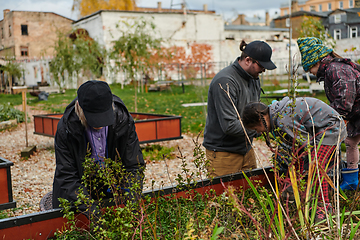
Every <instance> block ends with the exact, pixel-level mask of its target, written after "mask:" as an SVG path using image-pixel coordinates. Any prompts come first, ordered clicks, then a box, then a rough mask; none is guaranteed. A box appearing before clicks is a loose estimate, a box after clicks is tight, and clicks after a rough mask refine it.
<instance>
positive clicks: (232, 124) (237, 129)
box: [213, 79, 256, 138]
mask: <svg viewBox="0 0 360 240" xmlns="http://www.w3.org/2000/svg"><path fill="white" fill-rule="evenodd" d="M220 82H222V84H221V86H222V87H223V89H224V90H226V91H227V84H226V83H228V85H229V94H230V97H231V100H232V102H233V103H234V104H235V105H236V102H237V99H238V98H239V96H237V93H236V90H235V89H236V87H235V86H234V84H233V83H232V81H231V80H227V79H223V80H222V81H220ZM223 89H221V88H220V86H219V85H218V86H215V85H214V86H213V96H214V97H215V98H214V104H215V110H216V114H217V118H218V119H219V122H220V126H221V129H222V131H223V132H224V133H225V134H228V135H232V136H238V137H245V131H246V132H247V134H248V135H249V137H250V138H251V137H254V135H255V134H256V131H254V130H245V129H244V128H243V127H242V125H241V123H240V121H239V118H238V115H237V113H236V111H235V109H234V106H233V105H232V103H231V100H230V99H229V97H228V95H227V94H226V93H225V91H224V90H223ZM245 91H246V90H245ZM240 94H241V93H240ZM244 107H245V103H244ZM238 111H239V114H241V111H242V109H239V110H238Z"/></svg>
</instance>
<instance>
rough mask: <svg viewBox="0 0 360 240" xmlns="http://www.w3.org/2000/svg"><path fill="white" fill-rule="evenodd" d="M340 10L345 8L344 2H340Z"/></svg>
mask: <svg viewBox="0 0 360 240" xmlns="http://www.w3.org/2000/svg"><path fill="white" fill-rule="evenodd" d="M339 8H340V9H343V8H344V3H343V1H340V2H339Z"/></svg>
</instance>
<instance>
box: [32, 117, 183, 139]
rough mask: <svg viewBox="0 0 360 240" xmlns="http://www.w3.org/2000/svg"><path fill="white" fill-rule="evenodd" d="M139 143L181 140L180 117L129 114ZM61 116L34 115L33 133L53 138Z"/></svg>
mask: <svg viewBox="0 0 360 240" xmlns="http://www.w3.org/2000/svg"><path fill="white" fill-rule="evenodd" d="M131 115H132V117H133V118H134V119H135V127H136V132H137V135H138V137H139V141H140V143H150V142H158V141H168V140H174V139H181V138H182V136H181V116H171V115H159V114H150V113H131ZM62 116H63V114H45V115H34V129H35V131H34V133H35V134H39V135H44V136H49V137H54V136H55V133H56V129H57V124H58V122H59V121H60V119H61V117H62Z"/></svg>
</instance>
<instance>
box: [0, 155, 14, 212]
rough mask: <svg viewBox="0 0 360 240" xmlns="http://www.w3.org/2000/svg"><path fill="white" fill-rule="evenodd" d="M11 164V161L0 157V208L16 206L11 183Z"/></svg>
mask: <svg viewBox="0 0 360 240" xmlns="http://www.w3.org/2000/svg"><path fill="white" fill-rule="evenodd" d="M12 165H14V164H13V163H12V162H10V161H8V160H6V159H4V158H2V157H0V210H3V209H8V208H14V207H16V202H15V201H14V200H13V193H12V184H11V170H10V167H11V166H12Z"/></svg>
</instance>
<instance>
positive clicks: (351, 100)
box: [317, 55, 360, 137]
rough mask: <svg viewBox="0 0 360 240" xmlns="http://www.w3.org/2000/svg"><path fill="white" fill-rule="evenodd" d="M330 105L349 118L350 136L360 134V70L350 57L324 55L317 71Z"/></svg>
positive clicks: (348, 129) (348, 128)
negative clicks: (340, 57) (341, 57)
mask: <svg viewBox="0 0 360 240" xmlns="http://www.w3.org/2000/svg"><path fill="white" fill-rule="evenodd" d="M317 77H318V81H324V89H325V93H326V97H327V98H328V100H329V101H330V106H331V107H333V108H334V109H335V110H336V111H337V112H338V113H340V114H341V115H342V116H343V117H344V119H346V120H348V121H349V122H348V125H347V131H348V135H349V136H350V137H354V136H357V135H359V134H360V72H359V71H358V70H357V69H356V66H355V64H354V63H353V62H351V60H350V59H339V58H336V59H334V58H332V57H331V56H330V55H328V56H326V57H324V58H323V59H322V60H321V62H320V66H319V69H318V72H317Z"/></svg>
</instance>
